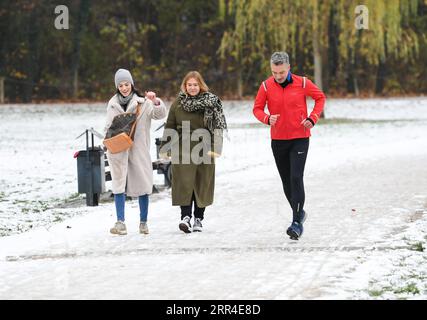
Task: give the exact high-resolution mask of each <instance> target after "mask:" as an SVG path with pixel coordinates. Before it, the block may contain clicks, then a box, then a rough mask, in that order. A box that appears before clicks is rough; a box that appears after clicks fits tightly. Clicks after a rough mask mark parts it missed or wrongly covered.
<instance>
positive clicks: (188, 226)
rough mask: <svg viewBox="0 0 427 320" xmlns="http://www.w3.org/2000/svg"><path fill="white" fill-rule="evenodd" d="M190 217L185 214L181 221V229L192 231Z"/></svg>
mask: <svg viewBox="0 0 427 320" xmlns="http://www.w3.org/2000/svg"><path fill="white" fill-rule="evenodd" d="M190 219H191V218H190V217H189V216H185V217H184V218H182V220H181V222H180V223H179V230H181V231H183V232H185V233H191V223H190Z"/></svg>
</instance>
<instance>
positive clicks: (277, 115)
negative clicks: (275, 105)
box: [269, 114, 280, 126]
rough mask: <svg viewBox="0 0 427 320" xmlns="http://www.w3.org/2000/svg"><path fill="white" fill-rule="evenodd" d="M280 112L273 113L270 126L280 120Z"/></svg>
mask: <svg viewBox="0 0 427 320" xmlns="http://www.w3.org/2000/svg"><path fill="white" fill-rule="evenodd" d="M279 117H280V114H272V115H271V116H270V118H269V119H270V126H274V125H275V124H276V122H277V121H278V120H279Z"/></svg>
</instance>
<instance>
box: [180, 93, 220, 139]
mask: <svg viewBox="0 0 427 320" xmlns="http://www.w3.org/2000/svg"><path fill="white" fill-rule="evenodd" d="M178 99H179V101H180V103H181V106H182V108H183V109H184V110H185V111H187V112H200V113H204V118H203V121H204V125H205V127H206V128H208V130H209V131H210V132H211V133H214V130H215V129H219V130H220V132H221V134H222V130H227V122H226V120H225V116H224V112H223V110H222V102H221V100H220V99H219V98H218V97H217V96H216V95H214V94H213V93H210V92H203V93H201V94H198V95H197V96H194V97H193V96H190V95H187V94H186V93H184V92H182V91H181V92H180V93H179V95H178Z"/></svg>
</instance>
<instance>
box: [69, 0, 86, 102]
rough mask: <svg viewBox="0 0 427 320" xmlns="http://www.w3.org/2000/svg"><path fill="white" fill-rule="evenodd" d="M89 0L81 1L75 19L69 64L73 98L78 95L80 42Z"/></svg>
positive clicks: (84, 27)
mask: <svg viewBox="0 0 427 320" xmlns="http://www.w3.org/2000/svg"><path fill="white" fill-rule="evenodd" d="M90 5H91V0H81V1H80V6H79V13H78V18H77V21H78V23H77V26H76V27H75V28H76V32H75V33H74V38H73V55H72V63H71V75H72V77H73V89H72V90H73V92H72V96H73V98H75V99H76V98H78V95H79V65H80V42H81V40H82V36H83V34H84V32H85V30H86V24H87V20H88V17H89V11H90Z"/></svg>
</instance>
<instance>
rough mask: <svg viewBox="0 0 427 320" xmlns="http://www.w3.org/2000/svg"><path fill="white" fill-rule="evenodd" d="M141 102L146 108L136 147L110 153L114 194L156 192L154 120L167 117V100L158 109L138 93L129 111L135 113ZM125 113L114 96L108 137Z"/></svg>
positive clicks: (140, 116)
mask: <svg viewBox="0 0 427 320" xmlns="http://www.w3.org/2000/svg"><path fill="white" fill-rule="evenodd" d="M159 100H160V99H159ZM138 103H141V104H142V107H141V113H140V115H139V117H138V122H137V125H136V129H135V137H134V144H133V146H132V147H131V148H130V149H129V150H127V151H123V152H120V153H116V154H112V153H110V152H109V151H107V158H108V163H109V166H110V172H111V178H112V189H113V193H114V194H117V193H123V192H125V193H126V195H127V196H130V197H138V196H141V195H144V194H150V193H152V191H153V165H152V161H151V156H150V142H151V138H150V128H151V119H162V118H164V117H165V116H166V107H165V104H164V103H163V101H161V100H160V105H159V106H155V105H154V104H153V102H152V101H151V100H149V99H144V98H141V97H138V96H137V95H136V94H134V96H133V97H132V99H131V101H130V102H129V104H128V107H127V110H126V112H135V111H136V108H137V105H138ZM124 112H125V111H124V110H123V108H122V107H121V106H120V103H119V100H118V98H117V95H114V96H113V97H112V98H111V99H110V101H109V102H108V106H107V121H106V125H105V128H104V135H105V133H106V132H107V130H108V128H109V127H110V125H111V123H112V121H113V118H114V117H115V116H116V115H118V114H121V113H124Z"/></svg>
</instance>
